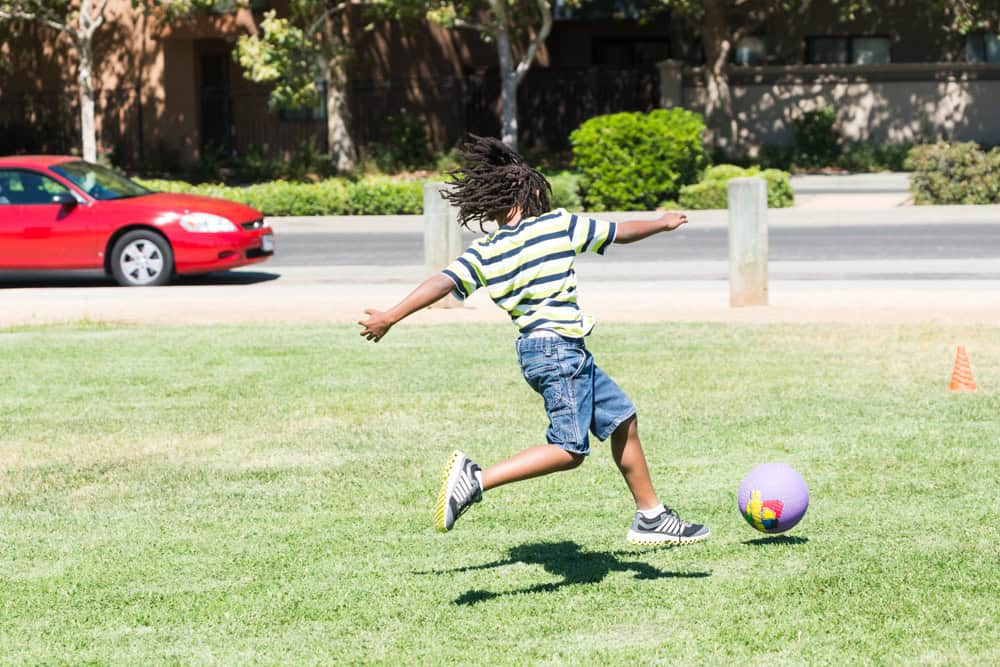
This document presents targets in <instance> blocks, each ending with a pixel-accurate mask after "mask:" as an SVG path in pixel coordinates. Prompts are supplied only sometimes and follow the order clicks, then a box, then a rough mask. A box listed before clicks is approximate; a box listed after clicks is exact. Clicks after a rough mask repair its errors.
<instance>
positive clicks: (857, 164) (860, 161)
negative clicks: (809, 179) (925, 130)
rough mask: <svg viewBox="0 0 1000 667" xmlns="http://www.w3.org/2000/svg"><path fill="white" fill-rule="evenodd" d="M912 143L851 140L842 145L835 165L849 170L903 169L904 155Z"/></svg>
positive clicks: (907, 152)
mask: <svg viewBox="0 0 1000 667" xmlns="http://www.w3.org/2000/svg"><path fill="white" fill-rule="evenodd" d="M911 148H913V144H912V143H909V142H897V143H891V144H881V145H877V144H872V143H870V142H867V141H857V142H851V143H849V144H846V145H845V146H844V150H843V152H842V153H841V154H840V156H839V157H838V158H837V160H836V162H835V165H834V166H837V167H840V168H841V169H844V170H846V171H850V172H871V171H904V170H905V168H906V167H905V164H906V156H907V155H908V154H909V152H910V149H911Z"/></svg>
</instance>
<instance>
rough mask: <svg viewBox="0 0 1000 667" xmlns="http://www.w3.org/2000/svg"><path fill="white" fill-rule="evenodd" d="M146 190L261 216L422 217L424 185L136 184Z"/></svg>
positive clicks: (336, 180)
mask: <svg viewBox="0 0 1000 667" xmlns="http://www.w3.org/2000/svg"><path fill="white" fill-rule="evenodd" d="M138 182H139V183H140V184H142V185H144V186H146V187H147V188H149V189H151V190H156V191H161V192H182V193H188V194H197V195H205V196H207V197H218V198H220V199H228V200H229V201H234V202H239V203H241V204H246V205H247V206H252V207H254V208H256V209H259V210H260V211H263V212H264V214H265V215H271V216H278V215H288V216H307V215H395V214H419V213H421V212H423V206H424V194H423V181H417V180H413V181H393V180H389V179H368V180H361V181H349V180H346V179H339V178H332V179H328V180H325V181H320V182H318V183H289V182H287V181H271V182H268V183H259V184H257V185H250V186H247V187H234V186H226V185H213V184H204V185H191V184H190V183H185V182H184V181H163V180H139V181H138Z"/></svg>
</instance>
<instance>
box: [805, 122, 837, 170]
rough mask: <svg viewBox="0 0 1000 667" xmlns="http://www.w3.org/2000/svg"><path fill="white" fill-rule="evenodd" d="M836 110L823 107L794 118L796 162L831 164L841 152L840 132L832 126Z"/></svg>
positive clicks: (807, 164)
mask: <svg viewBox="0 0 1000 667" xmlns="http://www.w3.org/2000/svg"><path fill="white" fill-rule="evenodd" d="M836 123H837V111H836V110H835V109H833V108H832V107H823V108H822V109H816V110H813V111H806V112H805V113H803V114H802V116H801V117H800V118H797V119H796V120H795V156H796V162H797V163H798V164H801V165H802V166H805V167H822V166H827V165H831V164H833V163H834V162H835V161H836V160H837V157H838V156H840V153H841V137H840V132H839V131H838V130H837V128H836V127H834V126H835V125H836Z"/></svg>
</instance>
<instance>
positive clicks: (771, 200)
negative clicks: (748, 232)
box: [678, 164, 795, 210]
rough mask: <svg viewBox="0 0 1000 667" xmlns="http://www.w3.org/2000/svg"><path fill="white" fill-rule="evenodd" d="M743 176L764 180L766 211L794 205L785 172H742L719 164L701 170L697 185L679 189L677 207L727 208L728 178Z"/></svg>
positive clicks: (793, 195) (771, 170) (789, 182)
mask: <svg viewBox="0 0 1000 667" xmlns="http://www.w3.org/2000/svg"><path fill="white" fill-rule="evenodd" d="M744 176H761V177H763V178H764V180H766V181H767V205H768V207H769V208H787V207H789V206H791V205H792V204H794V203H795V193H794V192H793V191H792V184H791V181H790V180H789V179H788V172H787V171H780V170H778V169H765V170H763V171H761V170H760V169H759V168H758V167H749V168H746V169H744V168H743V167H738V166H736V165H733V164H719V165H716V166H714V167H710V168H708V169H707V170H706V171H705V176H704V177H703V178H702V180H701V181H700V182H699V183H695V184H694V185H685V186H684V187H683V188H681V194H680V198H679V199H678V205H679V206H680V207H681V208H685V209H689V210H697V209H708V208H727V207H728V205H729V193H728V189H727V184H728V183H729V180H730V179H733V178H740V177H744Z"/></svg>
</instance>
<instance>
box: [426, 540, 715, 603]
mask: <svg viewBox="0 0 1000 667" xmlns="http://www.w3.org/2000/svg"><path fill="white" fill-rule="evenodd" d="M620 555H636V552H631V553H629V552H606V551H583V550H582V549H581V548H580V545H579V544H577V543H576V542H540V543H534V544H522V545H520V546H517V547H514V548H513V549H511V550H510V556H509V557H508V558H507V559H506V560H501V561H495V562H493V563H485V564H483V565H471V566H469V567H459V568H455V569H452V570H436V571H432V572H424V573H421V574H430V573H433V574H444V573H446V572H470V571H472V570H488V569H492V568H496V567H503V566H504V565H513V564H514V563H527V564H529V565H541V566H542V567H543V568H545V571H546V572H548V573H549V574H554V575H556V576H559V577H562V581H557V582H554V583H548V584H536V585H534V586H531V587H529V588H521V589H518V590H514V591H505V592H503V593H493V592H491V591H482V590H475V589H473V590H470V591H466V592H465V593H462V594H461V595H459V596H458V597H457V598H455V600H454V601H453V602H454V603H455V604H462V605H474V604H476V603H479V602H484V601H486V600H492V599H494V598H498V597H501V596H504V595H521V594H523V593H551V592H552V591H556V590H558V589H560V588H562V587H563V586H571V585H574V584H596V583H598V582H600V581H602V580H603V579H604V578H605V577H607V576H608V574H610V573H611V572H635V578H636V579H671V578H684V579H697V578H701V577H707V576H709V575H710V573H709V572H664V571H662V570H658V569H656V568H655V567H653V566H652V565H649V564H648V563H643V562H640V561H625V560H619V559H618V556H620Z"/></svg>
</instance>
